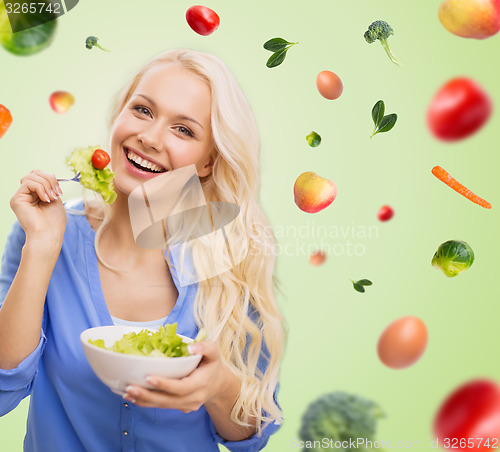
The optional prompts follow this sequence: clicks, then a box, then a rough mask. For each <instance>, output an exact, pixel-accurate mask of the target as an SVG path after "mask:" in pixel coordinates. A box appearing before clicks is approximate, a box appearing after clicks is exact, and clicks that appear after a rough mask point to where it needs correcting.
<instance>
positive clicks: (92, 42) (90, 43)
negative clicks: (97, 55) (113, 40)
mask: <svg viewBox="0 0 500 452" xmlns="http://www.w3.org/2000/svg"><path fill="white" fill-rule="evenodd" d="M97 40H98V38H97V36H89V37H88V38H87V39H86V40H85V47H87V49H89V50H90V49H91V48H92V47H94V46H96V47H98V48H99V49H101V50H104V51H105V52H110V50H108V49H105V48H104V47H101V46H100V45H99V44H97Z"/></svg>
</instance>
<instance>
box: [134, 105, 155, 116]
mask: <svg viewBox="0 0 500 452" xmlns="http://www.w3.org/2000/svg"><path fill="white" fill-rule="evenodd" d="M133 109H134V110H136V111H138V112H139V113H140V114H141V115H147V116H151V112H150V111H149V109H147V108H146V107H143V106H141V105H137V106H135V107H133Z"/></svg>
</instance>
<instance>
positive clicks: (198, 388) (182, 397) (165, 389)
mask: <svg viewBox="0 0 500 452" xmlns="http://www.w3.org/2000/svg"><path fill="white" fill-rule="evenodd" d="M190 351H191V352H192V353H193V354H201V355H203V358H202V360H201V362H200V365H199V366H198V368H196V369H195V370H194V371H193V372H191V373H190V374H189V375H188V376H187V377H184V378H181V379H171V378H162V377H158V376H155V375H151V376H150V377H148V379H147V381H148V383H149V384H150V385H152V386H154V387H155V388H156V389H155V390H149V389H146V388H142V387H140V386H128V387H127V391H126V393H125V394H124V396H123V397H124V398H125V400H128V401H130V402H132V403H135V404H136V405H139V406H143V407H156V408H174V409H177V410H180V411H183V412H184V413H189V412H191V411H195V410H198V409H199V408H200V407H201V406H202V405H204V406H205V409H206V410H207V412H208V414H209V416H210V419H211V420H212V422H213V424H214V427H215V430H216V431H217V433H218V434H219V435H220V436H221V437H222V438H225V439H226V440H229V441H241V440H243V439H245V438H248V437H250V436H252V435H253V434H254V433H255V432H256V430H257V428H256V425H253V426H252V425H251V426H248V427H244V426H242V425H239V424H236V423H235V422H233V420H232V419H231V411H232V408H233V406H234V404H235V402H236V400H237V398H238V396H239V394H240V389H241V382H240V381H239V379H238V377H236V375H234V374H233V373H232V372H231V370H230V369H229V367H227V366H226V365H225V364H224V363H223V362H222V360H221V358H220V353H219V349H218V347H217V345H216V344H215V343H214V342H210V341H204V342H197V343H193V344H191V345H190ZM250 422H252V421H250Z"/></svg>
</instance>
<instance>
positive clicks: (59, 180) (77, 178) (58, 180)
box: [57, 171, 82, 182]
mask: <svg viewBox="0 0 500 452" xmlns="http://www.w3.org/2000/svg"><path fill="white" fill-rule="evenodd" d="M81 176H82V174H81V172H80V171H78V173H76V174H75V177H72V178H71V179H57V182H69V181H75V182H80V177H81Z"/></svg>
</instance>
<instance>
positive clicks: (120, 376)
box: [80, 325, 202, 395]
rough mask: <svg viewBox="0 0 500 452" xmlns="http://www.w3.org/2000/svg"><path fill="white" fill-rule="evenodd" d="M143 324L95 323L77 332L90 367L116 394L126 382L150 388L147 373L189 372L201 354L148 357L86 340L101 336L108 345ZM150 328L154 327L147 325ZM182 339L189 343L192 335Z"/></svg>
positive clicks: (171, 374)
mask: <svg viewBox="0 0 500 452" xmlns="http://www.w3.org/2000/svg"><path fill="white" fill-rule="evenodd" d="M143 329H144V328H140V327H133V326H121V325H116V326H98V327H95V328H89V329H88V330H85V331H83V332H82V334H80V341H81V342H82V346H83V351H84V352H85V356H86V357H87V360H88V362H89V364H90V367H92V370H93V371H94V372H95V374H96V375H97V376H98V377H99V379H100V380H101V381H102V382H103V383H104V384H105V385H107V386H109V388H110V389H111V390H112V391H113V392H115V393H116V394H120V395H122V394H123V393H124V392H125V388H126V387H127V386H128V385H129V384H135V385H139V386H143V387H146V388H150V389H154V388H153V386H151V385H149V384H148V383H147V382H146V377H147V376H148V375H158V376H161V377H166V378H182V377H185V376H187V375H189V374H190V373H191V372H192V371H193V370H194V369H195V368H196V366H198V364H199V362H200V360H201V358H202V356H201V355H191V356H179V357H175V358H169V357H149V356H137V355H127V354H125V353H118V352H114V351H112V350H105V349H103V348H101V347H98V346H97V345H93V344H90V343H89V339H92V340H95V339H103V340H104V345H105V346H106V347H111V346H112V345H113V344H114V343H115V342H116V341H117V340H118V339H121V338H122V336H123V335H124V334H126V333H130V332H132V331H134V332H136V333H138V332H139V331H142V330H143ZM151 331H156V330H154V329H151ZM179 336H180V337H182V340H183V342H185V343H186V344H189V343H190V342H193V339H191V338H188V337H186V336H182V335H181V334H179Z"/></svg>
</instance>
